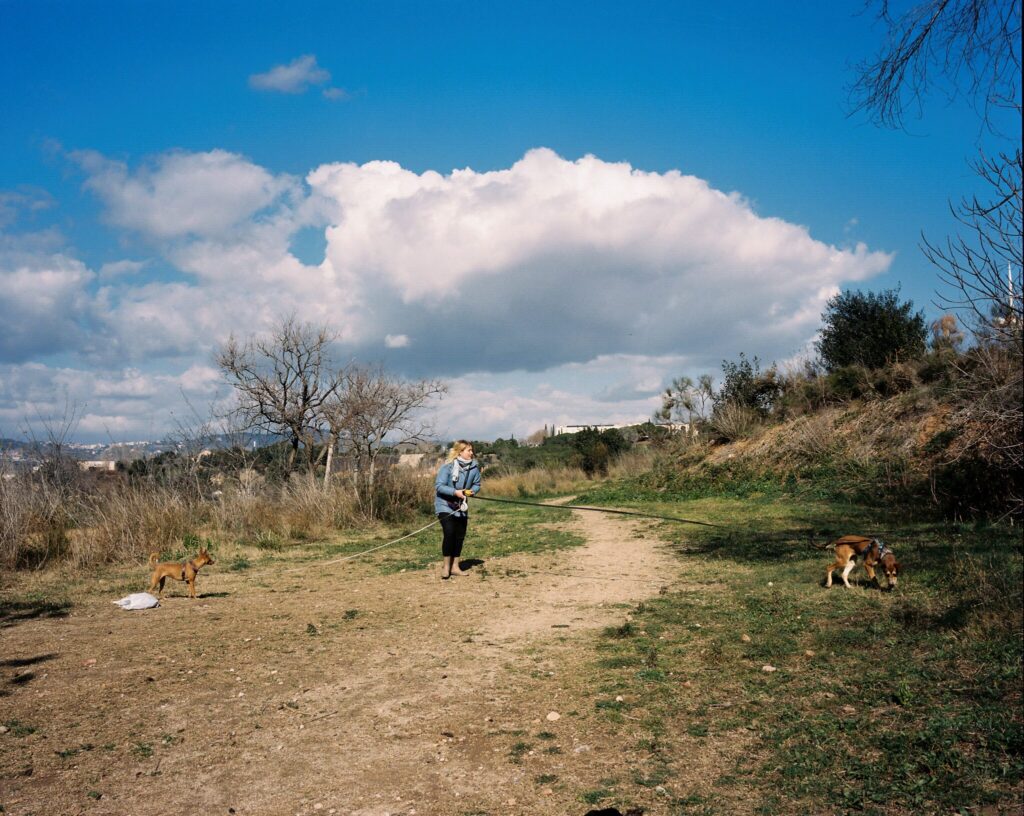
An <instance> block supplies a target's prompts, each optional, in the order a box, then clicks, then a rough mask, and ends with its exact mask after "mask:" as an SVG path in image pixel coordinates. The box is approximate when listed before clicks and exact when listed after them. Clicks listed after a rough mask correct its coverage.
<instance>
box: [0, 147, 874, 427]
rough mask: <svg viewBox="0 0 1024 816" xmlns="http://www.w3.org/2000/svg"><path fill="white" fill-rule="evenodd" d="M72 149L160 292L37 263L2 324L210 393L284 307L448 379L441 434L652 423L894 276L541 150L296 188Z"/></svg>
mask: <svg viewBox="0 0 1024 816" xmlns="http://www.w3.org/2000/svg"><path fill="white" fill-rule="evenodd" d="M74 156H75V158H76V159H77V161H78V162H79V164H80V165H81V166H82V167H83V168H84V169H85V171H86V173H87V180H86V182H85V185H86V187H87V189H89V190H91V191H92V192H94V193H95V194H96V195H97V197H98V198H99V199H100V201H101V202H102V204H103V205H104V210H105V217H106V220H107V221H108V222H109V223H111V224H112V225H114V226H115V227H117V228H120V229H123V230H128V231H131V232H133V233H136V234H141V235H142V236H143V237H144V238H146V239H147V240H148V242H149V243H150V244H151V247H152V249H153V251H154V254H155V256H157V257H158V258H159V259H160V261H161V263H159V264H158V263H156V258H155V259H154V269H160V268H162V267H163V266H167V267H170V268H173V269H175V270H177V273H176V276H173V275H172V276H163V275H159V276H158V275H156V274H147V275H146V276H145V278H142V277H139V276H135V275H132V274H130V273H131V272H132V271H133V267H132V266H131V264H133V263H136V262H127V263H126V262H123V261H114V262H112V263H111V264H109V265H105V266H103V267H101V273H102V274H101V278H102V280H101V283H102V284H103V285H102V286H101V287H100V288H99V289H98V290H97V291H96V292H95V293H94V297H93V300H92V301H91V302H90V303H86V304H85V305H82V303H81V301H82V298H83V297H84V296H85V295H84V294H83V293H87V292H88V290H89V282H90V281H91V279H92V278H91V273H90V272H89V271H88V270H87V269H86V268H85V267H84V266H82V265H81V264H80V263H78V262H74V261H73V260H71V259H67V260H66V262H64V263H63V265H61V264H58V263H56V262H54V263H53V264H52V265H53V266H54V268H53V269H52V270H50V273H49V274H50V275H51V277H50V278H45V277H44V273H46V270H45V269H44V267H45V266H46V264H43V265H42V266H36V267H33V270H34V271H33V272H32V273H31V274H30V275H28V277H27V278H25V281H27V282H24V281H22V279H18V280H15V279H13V278H12V279H11V283H12V285H14V286H18V287H20V288H21V290H22V291H21V292H19V293H18V294H17V295H7V297H9V298H14V297H17V298H19V299H21V300H18V302H17V303H15V302H14V301H11V305H10V306H6V305H5V304H3V303H0V306H4V308H5V311H6V310H11V311H12V312H13V311H17V310H19V309H21V310H23V311H25V313H26V314H29V315H32V314H33V312H32V309H33V308H35V309H36V312H35V314H39V315H41V314H43V313H46V314H53V313H54V309H56V308H57V307H56V306H54V305H53V303H51V304H50V305H45V306H32V304H33V303H42V301H41V300H38V299H39V298H44V299H45V297H46V296H50V297H52V298H54V299H55V301H54V302H56V301H61V302H62V303H67V304H69V305H68V307H67V308H69V309H70V310H71V311H72V313H76V312H75V310H76V309H77V313H78V314H81V315H89V316H90V320H91V321H92V322H91V325H92V326H94V329H93V334H92V336H91V338H87V339H89V340H91V342H84V343H82V346H81V347H82V348H83V349H90V348H92V349H97V348H98V349H102V350H103V351H104V352H105V353H106V355H107V360H108V362H109V364H110V365H112V366H115V367H117V368H120V369H125V368H128V367H134V369H136V370H139V371H141V372H143V374H145V371H146V366H147V365H150V364H152V362H151V361H153V360H155V359H157V358H159V359H163V360H166V361H173V366H177V367H178V368H179V369H180V370H182V371H191V372H192V373H191V374H189V375H188V376H185V375H182V376H183V377H184V380H183V381H182V382H181V383H179V384H178V385H177V387H184V385H185V382H188V383H192V384H197V383H198V384H200V385H202V384H204V383H205V385H206V387H210V388H212V387H213V385H214V383H213V379H211V378H210V377H209V372H208V371H206V369H205V368H204V367H205V366H207V364H208V362H209V361H210V360H211V359H212V358H211V352H212V349H213V348H215V347H216V346H217V345H218V344H219V343H221V342H223V340H224V339H225V338H226V337H227V335H228V334H229V333H231V332H234V333H235V334H238V335H247V334H250V333H252V332H259V331H262V330H265V329H267V328H268V327H269V326H270V325H271V324H272V323H274V321H276V320H278V319H279V318H280V317H281V316H282V315H286V314H291V313H294V314H297V315H301V316H302V318H303V319H305V320H309V321H313V322H323V323H327V324H328V325H329V326H330V327H331V328H333V329H334V330H336V331H337V333H338V335H339V338H340V340H339V348H338V349H337V350H338V352H339V354H338V356H339V359H340V360H346V359H353V358H354V359H359V360H363V361H368V362H375V361H381V362H383V363H384V364H385V365H386V366H387V367H388V368H390V369H392V370H394V371H396V372H397V373H401V374H405V375H408V376H439V377H447V378H455V381H456V382H457V383H460V386H459V388H457V389H455V390H454V391H453V393H454V394H456V395H457V394H461V395H462V396H463V397H464V398H465V399H466V401H467V402H466V403H462V402H461V401H460V400H459V399H455V400H451V399H449V400H445V401H444V403H443V406H444V407H443V408H442V415H443V416H444V417H446V418H447V419H446V420H445V421H446V422H450V424H451V427H452V429H453V431H454V432H455V433H459V434H472V433H475V431H473V428H481V429H482V428H492V429H494V430H495V432H500V433H507V431H502V430H501V429H503V428H506V427H510V426H514V428H515V429H516V432H517V433H529V432H530V431H532V430H536V427H532V426H534V425H536V426H537V427H539V425H542V424H544V422H547V423H549V424H550V423H551V422H558V423H562V424H577V423H580V422H602V423H603V422H617V421H627V420H630V421H632V420H637V419H643V418H645V417H648V416H650V413H651V412H652V411H653V409H654V408H656V407H657V404H658V398H659V393H660V391H661V389H662V388H663V387H664V385H666V384H667V383H668V382H669V381H670V380H671V379H672V377H674V376H678V375H680V374H684V373H686V374H691V375H695V374H697V373H700V372H701V371H718V370H719V368H720V365H721V361H722V360H723V359H726V358H728V359H734V358H735V357H736V355H737V354H738V353H739V352H740V351H744V352H746V353H747V354H748V355H751V356H753V355H755V354H756V355H757V356H759V357H760V358H761V359H762V360H763V361H765V362H766V363H768V362H770V361H772V360H776V359H778V360H782V359H786V358H788V357H791V356H792V355H794V354H796V353H798V352H800V351H801V350H802V349H804V348H806V344H807V342H808V341H809V340H810V339H811V338H812V337H813V336H814V333H815V332H816V331H817V329H818V327H819V323H820V315H821V312H822V311H823V309H824V307H825V303H826V301H827V300H828V298H829V297H830V296H832V295H833V294H835V293H836V292H837V291H839V288H840V287H842V286H846V285H849V284H851V283H857V282H862V281H866V280H868V279H870V278H871V277H873V276H876V275H878V274H881V273H884V272H885V271H886V270H887V269H888V267H889V265H890V263H891V260H892V256H891V255H889V254H887V253H885V252H879V251H873V250H870V249H868V248H867V247H866V246H864V245H863V244H857V245H855V246H853V247H837V246H834V245H831V244H829V243H827V242H824V241H821V240H819V239H816V238H815V237H813V236H812V235H811V234H810V233H809V231H808V229H807V228H806V227H804V226H801V225H799V224H792V223H788V222H786V221H783V220H781V219H778V218H773V217H770V216H766V215H762V214H760V213H758V212H757V211H756V210H755V209H754V207H753V206H752V205H751V203H750V202H749V201H747V200H746V199H745V198H744V197H743V196H742V195H740V194H738V193H735V192H723V191H720V190H716V189H714V188H713V187H711V186H710V185H709V184H708V183H707V182H706V181H704V180H702V179H699V178H696V177H694V176H688V175H685V174H683V173H681V172H679V171H670V172H665V173H654V172H646V171H642V170H638V169H636V168H634V167H632V166H630V165H629V164H626V163H612V162H605V161H602V160H601V159H599V158H596V157H594V156H585V157H583V158H580V159H578V160H568V159H565V158H562V157H560V156H558V155H556V154H555V153H553V152H552V151H550V150H546V149H537V150H532V151H530V152H528V153H527V154H526V155H525V156H523V158H522V159H520V160H519V161H517V162H515V163H514V164H513V165H512V166H511V167H508V168H505V169H500V170H493V171H488V172H478V171H475V170H472V169H461V170H454V171H452V172H448V173H440V172H435V171H426V172H423V173H417V172H413V171H411V170H408V169H406V168H403V167H402V166H400V165H399V164H396V163H394V162H387V161H373V162H368V163H366V164H362V165H358V164H350V163H335V164H327V165H322V166H320V167H317V168H315V169H313V170H312V171H311V172H310V173H309V174H308V175H307V177H306V178H305V180H304V182H303V181H300V180H297V179H294V178H292V177H290V176H287V175H278V174H274V173H273V172H271V171H269V170H267V169H266V168H263V167H260V166H259V165H256V164H254V163H252V162H251V161H249V160H248V159H245V158H244V157H242V156H238V155H236V154H232V153H228V152H226V151H219V150H214V151H209V152H205V153H184V152H173V153H167V154H163V155H161V156H157V157H155V158H153V159H151V160H149V161H147V162H146V163H144V165H143V166H141V167H136V168H131V167H129V166H127V165H126V164H123V163H120V162H114V161H110V160H108V159H106V158H104V157H102V156H99V155H98V154H94V153H78V154H74ZM309 228H314V229H323V230H324V232H323V235H324V239H325V250H324V256H323V258H322V259H320V258H310V257H309V255H308V250H307V251H306V252H304V253H302V255H303V258H304V259H305V261H302V260H300V259H299V258H298V257H297V256H296V253H295V252H294V251H293V249H292V244H293V241H296V240H297V238H296V236H297V235H298V234H299V232H300V231H302V230H304V229H309ZM37 254H38V255H40V256H45V257H46V258H50V257H52V256H54V255H55V254H56V253H55V252H53V251H45V250H43V249H40V250H39V252H38V253H37ZM119 273H120V274H119ZM3 274H7V275H9V276H10V275H14V274H15V271H14V267H12V266H11V265H10V264H8V265H7V266H4V267H2V268H0V275H3ZM44 282H45V285H44ZM6 288H7V289H10V288H11V287H10V286H8V287H6ZM47 293H49V295H47ZM62 293H63V294H62ZM0 297H3V295H0ZM33 298H36V300H33ZM62 299H63V300H62ZM22 300H25V302H26V304H27V305H26V306H24V307H23V306H22V305H21V303H22ZM47 310H49V311H47ZM37 322H38V321H37ZM79 323H80V324H82V325H84V323H85V321H84V320H83V321H79ZM17 325H23V328H21V329H18V330H16V331H15V333H14V334H15V336H16V337H17V338H20V339H16V340H13V341H12V340H8V341H7V342H8V344H9V345H10V344H11V343H13V344H14V345H15V346H17V348H18V349H20V351H18V352H17V353H15V352H12V351H11V349H8V350H7V357H8V359H26V358H27V355H28V354H29V351H30V350H31V348H32V347H33V343H35V344H38V348H39V349H43V348H44V347H45V343H44V342H43V340H42V334H43V333H42V332H36V333H34V334H33V333H32V331H33V330H31V328H30V327H31V325H32V322H31V320H26V321H25V322H24V324H17ZM81 328H82V326H81V325H79V326H78V329H76V330H80V329H81ZM413 338H414V339H415V342H413ZM67 342H68V341H67V338H65V339H64V341H63V344H64V346H66V345H67ZM2 350H3V349H2V348H0V351H2ZM19 355H20V356H19ZM163 365H172V362H167V363H165V364H163ZM196 366H198V367H199V368H195V367H196ZM147 376H148V375H147ZM118 382H120V380H118ZM160 387H161V388H164V387H165V386H160ZM139 393H141V392H139ZM161 393H165V392H161ZM151 399H153V400H156V399H157V397H152V398H151ZM138 401H140V399H135V402H138ZM130 402H132V400H131V399H129V398H128V396H127V395H126V396H125V399H123V400H121V401H120V402H119V403H118V404H119V406H121V407H122V408H123V406H125V405H128V404H129V403H130ZM112 415H113V414H112ZM117 415H118V416H121V417H122V418H123V417H129V416H132V415H133V414H132V413H131V411H129V410H128V409H127V408H123V410H120V412H119V413H118V414H117ZM124 421H128V420H124ZM481 432H482V431H481Z"/></svg>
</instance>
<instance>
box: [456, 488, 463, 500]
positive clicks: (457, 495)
mask: <svg viewBox="0 0 1024 816" xmlns="http://www.w3.org/2000/svg"><path fill="white" fill-rule="evenodd" d="M455 498H457V499H464V498H466V494H465V493H463V492H462V491H461V490H456V491H455Z"/></svg>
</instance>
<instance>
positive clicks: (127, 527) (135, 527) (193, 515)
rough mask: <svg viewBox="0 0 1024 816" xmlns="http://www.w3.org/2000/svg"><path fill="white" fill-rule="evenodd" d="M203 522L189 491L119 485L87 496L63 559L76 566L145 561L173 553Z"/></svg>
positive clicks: (200, 510)
mask: <svg viewBox="0 0 1024 816" xmlns="http://www.w3.org/2000/svg"><path fill="white" fill-rule="evenodd" d="M203 521H204V514H203V507H202V506H201V505H200V503H199V502H198V500H197V499H196V498H195V497H194V496H191V495H190V494H189V492H186V491H180V490H175V489H173V488H168V487H163V486H156V485H150V484H131V483H128V482H121V483H118V484H116V485H114V486H113V487H110V488H109V489H106V490H103V491H98V492H96V493H94V494H92V495H90V496H89V498H88V499H87V510H86V513H85V517H84V518H83V524H82V526H81V527H80V529H78V530H76V531H75V535H73V536H72V538H71V547H70V548H69V551H68V553H67V558H68V560H69V561H71V562H72V563H73V564H76V565H84V564H101V563H107V562H110V561H122V560H140V559H145V558H146V557H147V556H148V555H149V554H150V553H151V552H160V553H162V552H167V551H173V550H176V549H177V548H178V546H179V544H180V542H181V540H182V539H183V538H184V537H185V536H186V535H188V534H190V533H192V532H193V531H194V530H196V529H198V528H199V527H200V526H201V525H202V523H203Z"/></svg>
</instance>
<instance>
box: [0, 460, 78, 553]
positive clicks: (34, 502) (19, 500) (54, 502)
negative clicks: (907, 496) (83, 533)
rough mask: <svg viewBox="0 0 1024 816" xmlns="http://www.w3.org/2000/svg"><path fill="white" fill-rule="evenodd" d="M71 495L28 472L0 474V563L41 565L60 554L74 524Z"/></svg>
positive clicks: (66, 543) (64, 547)
mask: <svg viewBox="0 0 1024 816" xmlns="http://www.w3.org/2000/svg"><path fill="white" fill-rule="evenodd" d="M70 495H71V491H68V490H62V489H46V486H45V485H42V484H39V483H35V482H34V480H33V479H32V478H31V477H30V476H28V475H14V474H2V475H0V564H2V565H3V566H4V567H6V568H8V569H15V568H18V567H40V566H43V565H44V564H46V563H47V562H49V561H51V560H56V559H60V558H63V557H64V555H65V553H66V551H67V548H68V530H70V529H71V528H72V527H73V526H74V524H75V521H74V512H73V510H74V505H73V503H72V502H70V501H69V500H68V499H69V498H70Z"/></svg>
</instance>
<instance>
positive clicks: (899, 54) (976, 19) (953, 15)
mask: <svg viewBox="0 0 1024 816" xmlns="http://www.w3.org/2000/svg"><path fill="white" fill-rule="evenodd" d="M865 6H867V7H874V8H876V9H877V12H876V13H877V17H878V19H879V20H880V21H881V22H882V23H883V25H884V26H886V28H887V29H888V36H887V38H886V42H885V44H884V45H883V47H882V48H881V49H880V51H879V53H878V54H877V55H876V56H875V57H874V58H872V59H868V60H864V61H862V62H860V63H859V64H858V65H857V77H858V78H857V80H856V81H855V82H854V84H853V86H852V88H851V89H850V90H851V97H852V101H853V110H854V111H855V112H866V113H868V114H870V115H871V117H872V119H873V120H874V121H875V122H876V123H877V124H881V125H885V126H887V127H901V126H902V125H903V121H904V119H905V117H906V114H907V110H908V107H909V108H916V109H917V112H918V113H920V111H921V108H922V105H923V100H924V98H925V97H926V96H928V95H929V94H930V92H931V91H932V90H940V91H942V92H944V93H945V94H946V95H947V97H949V98H953V97H955V96H957V95H964V96H966V97H968V99H969V100H970V101H971V103H972V104H973V105H974V106H975V108H976V109H977V110H978V113H979V115H980V116H981V117H982V119H983V120H984V121H985V122H986V123H988V124H990V125H991V124H992V121H991V112H992V109H993V108H1006V107H1009V108H1013V109H1017V110H1019V109H1020V76H1021V73H1020V69H1021V61H1020V42H1021V14H1020V12H1021V5H1020V0H925V1H924V2H917V3H914V4H912V5H911V6H910V8H909V9H907V11H906V12H905V13H903V14H900V15H898V16H894V15H893V14H892V11H891V6H890V3H889V0H877V2H868V3H865Z"/></svg>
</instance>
